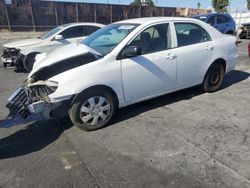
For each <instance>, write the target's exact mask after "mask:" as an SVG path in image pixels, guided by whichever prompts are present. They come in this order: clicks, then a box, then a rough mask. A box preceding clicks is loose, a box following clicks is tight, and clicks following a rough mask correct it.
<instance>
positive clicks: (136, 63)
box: [121, 23, 177, 103]
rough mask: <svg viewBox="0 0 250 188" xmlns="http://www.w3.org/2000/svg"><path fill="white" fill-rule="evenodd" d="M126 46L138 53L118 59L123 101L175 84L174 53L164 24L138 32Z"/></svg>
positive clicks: (129, 101)
mask: <svg viewBox="0 0 250 188" xmlns="http://www.w3.org/2000/svg"><path fill="white" fill-rule="evenodd" d="M128 46H139V47H141V49H142V53H141V55H139V56H136V57H132V58H124V59H122V60H121V66H122V81H123V87H124V94H125V100H126V102H128V103H133V102H138V101H140V100H144V99H146V98H150V97H153V96H155V95H159V94H162V93H166V92H168V91H172V90H174V88H175V86H176V63H177V62H176V59H177V58H176V56H175V49H171V48H172V37H171V32H170V26H169V24H168V23H164V24H157V25H154V26H151V27H149V28H147V29H146V30H144V31H142V32H141V33H140V34H139V35H138V36H137V37H136V38H135V39H134V40H133V41H132V42H131V43H130V44H129V45H128Z"/></svg>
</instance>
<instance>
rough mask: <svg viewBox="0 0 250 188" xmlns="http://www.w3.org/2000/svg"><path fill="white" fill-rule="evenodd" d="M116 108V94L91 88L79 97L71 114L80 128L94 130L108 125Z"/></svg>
mask: <svg viewBox="0 0 250 188" xmlns="http://www.w3.org/2000/svg"><path fill="white" fill-rule="evenodd" d="M115 110H116V104H115V99H114V96H113V95H112V94H111V93H110V92H109V91H108V90H89V91H87V92H84V93H82V94H81V95H79V96H78V97H77V99H76V101H75V102H74V104H73V105H72V107H71V108H70V109H69V116H70V119H71V121H72V122H73V124H74V125H75V126H77V127H78V128H80V129H82V130H86V131H92V130H96V129H99V128H102V127H104V126H105V125H107V124H108V123H109V121H110V120H111V118H112V117H113V115H114V112H115Z"/></svg>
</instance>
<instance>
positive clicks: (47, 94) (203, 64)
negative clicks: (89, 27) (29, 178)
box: [7, 17, 238, 131]
mask: <svg viewBox="0 0 250 188" xmlns="http://www.w3.org/2000/svg"><path fill="white" fill-rule="evenodd" d="M237 61H238V54H237V46H236V38H235V37H233V36H228V35H224V34H221V33H220V32H219V31H217V30H216V29H214V28H213V27H211V26H210V25H208V24H206V23H204V22H202V21H199V20H196V19H191V18H169V17H157V18H156V17H152V18H138V19H131V20H124V21H120V22H116V23H113V24H110V25H108V26H106V27H104V28H102V29H100V30H98V31H97V32H95V33H93V34H92V35H90V36H89V37H88V38H86V39H85V40H84V41H83V42H82V43H80V44H74V43H72V44H69V45H66V46H64V47H62V48H60V49H57V50H55V51H54V52H52V53H51V54H49V55H48V56H46V57H43V56H40V57H39V58H38V59H37V61H36V63H35V65H34V69H33V70H32V72H31V73H30V75H29V76H28V79H27V81H26V83H25V85H24V86H22V87H21V88H19V89H18V90H17V91H16V92H15V93H14V94H13V95H12V96H11V97H10V98H9V104H8V105H7V106H8V107H9V109H10V112H11V114H15V113H16V112H19V114H21V115H22V116H23V117H26V116H28V115H29V114H30V113H42V114H45V115H48V114H49V115H50V116H57V115H62V112H63V110H66V111H67V112H68V113H69V116H70V118H71V120H72V122H73V123H74V124H75V125H76V126H78V127H79V128H81V129H84V130H88V131H89V130H95V129H98V128H101V127H103V126H105V125H106V124H107V123H109V122H110V120H111V118H112V117H113V115H114V113H115V111H116V110H117V109H118V108H122V107H125V106H128V105H131V104H133V103H137V102H140V101H144V100H147V99H151V98H153V97H157V96H160V95H164V94H167V93H171V92H174V91H177V90H181V89H184V88H188V87H192V86H195V85H201V86H202V88H203V90H204V91H206V92H214V91H216V90H218V89H219V88H220V86H221V84H222V82H223V78H224V75H225V74H226V73H228V72H230V71H232V70H233V69H234V67H235V65H236V63H237ZM18 98H23V101H24V102H22V103H21V104H22V105H21V106H20V100H19V99H18Z"/></svg>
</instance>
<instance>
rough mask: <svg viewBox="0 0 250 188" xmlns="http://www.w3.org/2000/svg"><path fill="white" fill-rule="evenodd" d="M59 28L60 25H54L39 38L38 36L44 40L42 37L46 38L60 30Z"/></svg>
mask: <svg viewBox="0 0 250 188" xmlns="http://www.w3.org/2000/svg"><path fill="white" fill-rule="evenodd" d="M61 29H62V27H61V26H59V27H56V28H54V29H52V30H51V31H49V32H48V33H45V34H43V35H42V36H40V37H39V38H40V39H43V40H44V39H47V38H49V37H51V36H52V35H54V34H55V33H57V32H58V31H60V30H61Z"/></svg>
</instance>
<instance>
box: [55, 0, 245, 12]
mask: <svg viewBox="0 0 250 188" xmlns="http://www.w3.org/2000/svg"><path fill="white" fill-rule="evenodd" d="M51 1H67V2H88V3H110V4H129V3H131V2H132V1H133V0H51ZM153 1H154V3H155V5H157V6H164V7H188V8H197V3H198V2H200V3H201V8H205V9H207V8H209V9H211V8H212V5H211V4H212V3H211V2H212V0H153ZM229 1H230V5H231V6H230V9H231V10H233V11H236V10H237V11H239V12H241V11H246V0H229Z"/></svg>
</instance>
